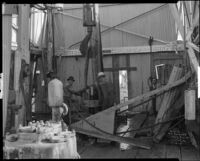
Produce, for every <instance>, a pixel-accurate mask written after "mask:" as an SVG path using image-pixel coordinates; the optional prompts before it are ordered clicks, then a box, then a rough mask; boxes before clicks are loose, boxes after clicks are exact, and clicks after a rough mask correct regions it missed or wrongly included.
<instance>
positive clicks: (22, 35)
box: [15, 4, 31, 124]
mask: <svg viewBox="0 0 200 161" xmlns="http://www.w3.org/2000/svg"><path fill="white" fill-rule="evenodd" d="M18 11H19V16H18V26H19V30H18V35H17V42H18V49H17V51H18V52H17V55H16V57H17V60H15V66H16V68H15V71H16V72H15V89H16V93H17V94H16V104H17V105H22V104H23V107H22V109H21V110H19V124H26V117H27V119H30V117H31V113H30V112H31V109H30V108H31V107H30V106H28V107H25V106H24V102H25V101H24V100H23V99H24V98H23V97H22V93H21V90H20V89H19V74H20V70H21V63H20V64H18V63H19V62H21V60H22V59H24V60H25V62H26V63H27V64H29V63H30V52H29V37H30V35H29V16H30V5H29V4H20V5H18ZM24 85H25V93H26V95H27V96H28V95H29V76H28V77H26V78H25V84H24Z"/></svg>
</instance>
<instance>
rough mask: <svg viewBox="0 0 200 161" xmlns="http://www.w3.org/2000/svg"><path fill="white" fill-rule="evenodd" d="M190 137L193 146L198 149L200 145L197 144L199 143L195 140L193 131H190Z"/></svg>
mask: <svg viewBox="0 0 200 161" xmlns="http://www.w3.org/2000/svg"><path fill="white" fill-rule="evenodd" d="M188 135H189V137H190V140H191V143H192V145H193V146H194V147H195V148H197V149H198V144H197V141H196V139H195V137H194V135H193V133H192V132H191V131H189V130H188Z"/></svg>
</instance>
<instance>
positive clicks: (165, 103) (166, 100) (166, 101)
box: [153, 66, 183, 141]
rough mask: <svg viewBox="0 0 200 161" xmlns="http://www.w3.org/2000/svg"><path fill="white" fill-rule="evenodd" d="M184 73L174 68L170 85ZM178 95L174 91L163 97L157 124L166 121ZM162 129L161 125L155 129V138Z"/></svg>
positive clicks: (175, 90)
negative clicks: (167, 114)
mask: <svg viewBox="0 0 200 161" xmlns="http://www.w3.org/2000/svg"><path fill="white" fill-rule="evenodd" d="M182 72H183V70H182V69H181V68H178V67H176V66H174V68H173V70H172V72H171V75H170V78H169V81H168V84H170V83H173V82H174V81H176V80H178V79H180V77H181V75H182ZM176 94H177V89H174V90H173V91H169V92H167V93H165V94H164V97H163V100H162V103H161V107H160V109H159V111H158V114H157V116H156V121H155V124H157V123H159V122H162V121H165V120H166V113H167V111H168V110H169V108H170V106H171V103H172V101H173V100H174V98H175V96H176ZM161 127H162V125H161V124H160V125H157V126H156V127H154V130H153V132H154V136H156V135H157V134H158V133H159V130H160V128H161ZM155 139H156V137H154V140H155ZM155 141H158V140H155Z"/></svg>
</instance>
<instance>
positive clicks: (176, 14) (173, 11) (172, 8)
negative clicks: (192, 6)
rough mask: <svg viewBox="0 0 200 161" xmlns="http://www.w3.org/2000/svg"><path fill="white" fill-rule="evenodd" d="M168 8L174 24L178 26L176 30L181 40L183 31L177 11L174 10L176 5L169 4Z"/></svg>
mask: <svg viewBox="0 0 200 161" xmlns="http://www.w3.org/2000/svg"><path fill="white" fill-rule="evenodd" d="M169 7H170V10H171V12H172V15H173V17H174V19H175V22H176V24H177V26H178V29H179V31H180V34H181V36H182V38H183V37H184V29H183V22H182V20H181V18H180V15H179V12H178V9H177V8H176V4H169Z"/></svg>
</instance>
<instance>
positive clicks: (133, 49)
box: [55, 43, 184, 56]
mask: <svg viewBox="0 0 200 161" xmlns="http://www.w3.org/2000/svg"><path fill="white" fill-rule="evenodd" d="M183 50H184V46H183V44H175V43H174V44H173V43H170V44H167V45H153V46H152V52H166V51H183ZM102 53H103V55H105V56H106V55H115V54H140V53H141V54H142V53H149V46H129V47H113V48H104V49H102ZM55 55H56V56H60V55H61V56H81V53H80V51H79V49H74V50H68V49H64V50H57V51H56V53H55Z"/></svg>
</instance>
